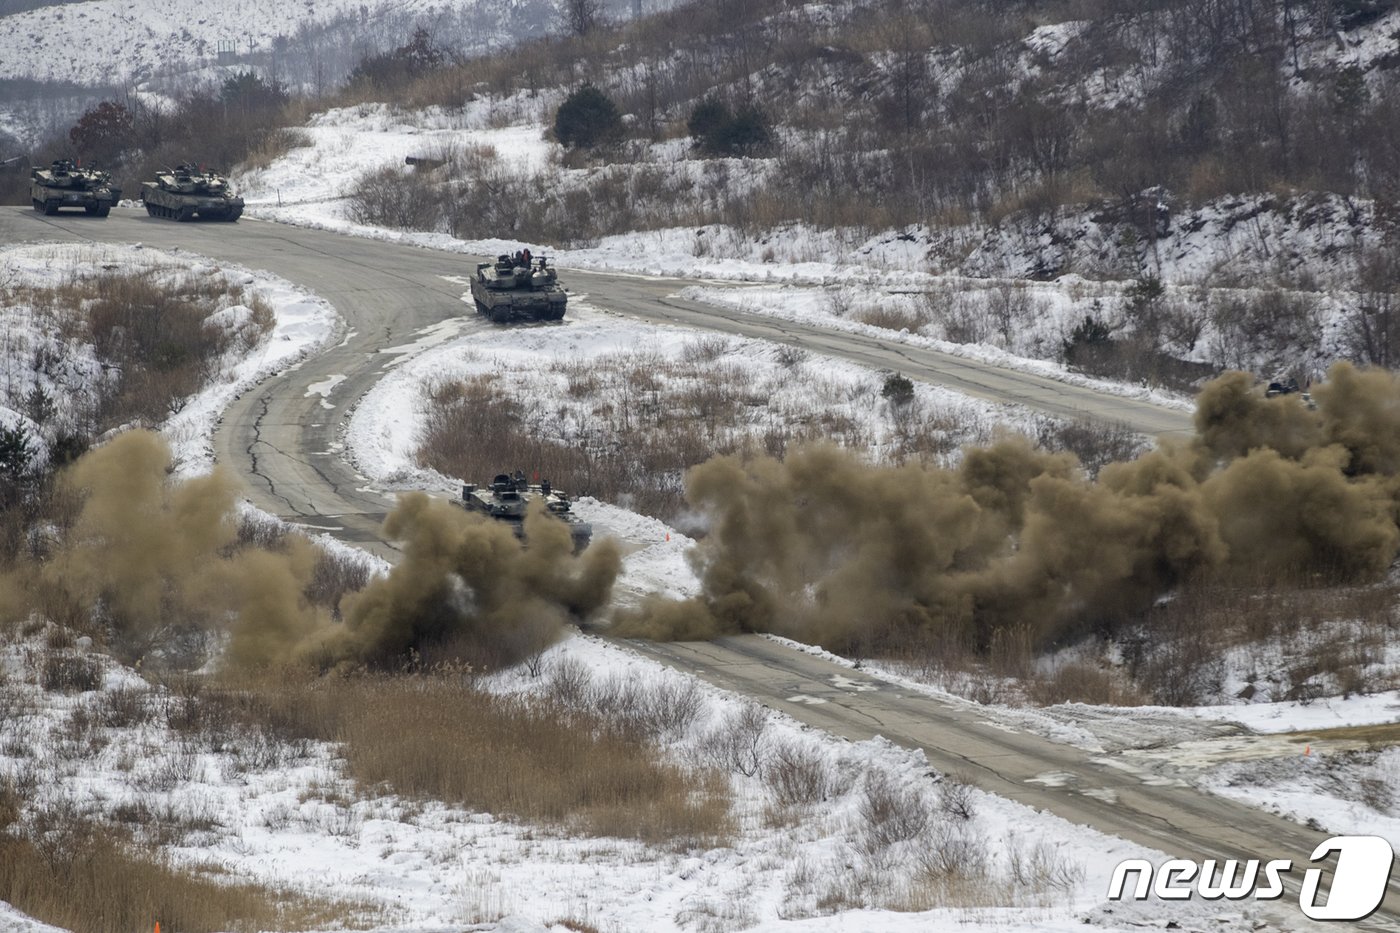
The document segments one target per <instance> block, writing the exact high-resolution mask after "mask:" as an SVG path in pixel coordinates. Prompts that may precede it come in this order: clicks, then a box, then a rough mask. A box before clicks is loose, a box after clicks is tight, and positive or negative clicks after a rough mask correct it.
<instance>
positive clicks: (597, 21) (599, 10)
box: [563, 0, 603, 36]
mask: <svg viewBox="0 0 1400 933" xmlns="http://www.w3.org/2000/svg"><path fill="white" fill-rule="evenodd" d="M563 12H564V22H565V24H566V25H567V26H568V27H569V32H571V33H573V34H574V35H576V36H586V35H588V34H589V33H591V32H593V31H594V30H595V29H597V28H598V27H599V26H601V25H603V2H602V0H564V10H563Z"/></svg>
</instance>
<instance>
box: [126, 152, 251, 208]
mask: <svg viewBox="0 0 1400 933" xmlns="http://www.w3.org/2000/svg"><path fill="white" fill-rule="evenodd" d="M141 200H143V201H145V202H146V213H148V214H150V215H151V216H152V217H169V218H172V219H174V220H193V219H194V218H195V216H196V215H198V216H199V217H200V218H201V219H203V220H237V219H238V216H239V215H240V214H242V213H243V199H242V198H240V197H238V196H237V195H235V194H234V193H233V189H232V188H230V187H229V186H228V179H227V178H224V177H223V176H222V175H216V174H215V173H213V172H201V171H200V170H199V168H198V167H196V166H194V165H190V164H189V163H185V164H183V165H177V166H176V167H175V168H174V169H172V170H171V171H168V172H157V173H156V180H155V181H146V182H142V183H141Z"/></svg>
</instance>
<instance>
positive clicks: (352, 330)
mask: <svg viewBox="0 0 1400 933" xmlns="http://www.w3.org/2000/svg"><path fill="white" fill-rule="evenodd" d="M82 239H92V240H99V241H111V242H125V243H130V242H136V241H140V242H144V243H147V244H150V245H153V246H159V247H173V246H181V247H185V248H188V249H190V250H193V251H195V252H198V253H202V254H205V255H209V256H214V257H217V258H220V259H223V260H226V261H229V262H237V263H241V264H243V265H247V266H250V267H254V268H261V269H266V270H268V271H271V272H273V273H276V274H277V275H281V276H283V277H284V278H287V279H289V280H291V281H293V282H296V283H298V284H301V285H304V286H306V287H307V288H309V289H311V290H313V291H315V292H316V293H318V294H320V295H321V296H323V297H325V298H327V299H329V300H330V301H331V302H333V303H334V304H335V306H336V307H337V309H338V310H339V311H340V312H341V313H342V314H343V315H344V316H345V317H346V319H347V321H348V330H347V332H346V333H345V334H344V335H343V337H344V339H343V341H342V342H341V343H340V344H339V345H338V346H336V347H334V348H333V349H331V350H329V351H327V352H326V353H323V354H321V355H320V356H318V357H316V358H314V359H311V360H308V361H307V362H305V363H304V364H302V365H301V366H300V367H298V368H297V369H296V370H295V371H293V372H289V373H286V374H284V375H282V376H279V377H276V378H274V379H271V380H268V381H267V382H266V383H264V384H263V385H261V386H259V387H258V388H257V389H255V390H252V391H249V392H248V393H246V394H245V395H244V396H243V397H242V398H240V399H239V400H238V401H237V402H235V403H234V405H233V406H232V407H231V408H230V409H229V410H228V412H227V413H226V414H225V417H224V420H223V423H222V425H221V427H220V429H219V431H218V433H217V436H216V442H215V448H216V451H217V455H218V457H219V460H220V462H221V463H223V464H225V465H227V466H230V467H232V468H233V469H235V470H237V471H238V472H239V473H240V474H241V475H243V476H244V477H245V479H246V481H247V484H248V490H247V495H248V498H249V499H250V500H251V501H252V502H253V503H254V504H256V505H258V506H259V507H261V508H264V509H266V510H268V511H270V512H272V513H274V514H277V515H280V516H282V517H284V518H287V519H289V520H293V521H301V522H305V523H308V524H311V525H315V526H319V527H322V528H326V529H328V530H330V531H332V532H333V533H335V534H336V535H337V536H338V537H341V538H344V539H345V540H348V541H352V542H355V543H357V544H362V545H365V546H367V547H370V548H371V549H373V550H376V551H377V552H378V553H380V554H382V555H384V556H386V557H388V558H390V559H393V557H394V550H393V546H392V544H391V543H389V542H384V541H382V540H381V539H380V537H379V525H380V522H381V521H382V519H383V516H384V514H385V512H386V510H387V509H388V508H389V506H390V503H389V501H388V500H387V499H386V498H385V497H383V496H381V495H379V494H377V493H375V492H373V491H370V490H368V489H366V488H365V487H366V486H367V485H368V484H367V483H366V482H365V481H364V479H363V478H361V477H359V476H358V475H357V474H356V473H355V471H354V468H353V466H351V465H350V464H348V463H346V462H345V460H344V459H343V458H342V456H341V453H340V449H339V445H338V430H339V428H340V425H341V422H342V421H343V419H344V418H345V417H346V416H347V412H348V409H349V408H350V407H351V406H352V405H353V404H354V403H355V401H356V400H358V399H359V398H360V397H361V396H362V395H363V394H364V393H365V392H366V391H368V390H369V388H370V387H371V386H373V385H374V383H375V381H376V380H377V379H378V378H379V377H380V375H382V373H383V372H384V371H385V367H386V366H387V365H389V364H391V363H392V362H393V361H394V360H395V359H396V358H398V354H396V353H395V352H393V348H402V347H405V346H408V345H410V344H412V343H413V342H414V341H415V340H417V339H419V338H420V337H421V336H422V335H423V333H424V332H425V331H427V330H429V329H431V328H434V327H436V328H438V331H437V332H438V333H442V332H444V331H447V332H460V333H466V332H469V331H472V330H476V329H482V328H484V327H487V326H489V325H486V324H484V323H482V322H481V321H479V320H478V319H477V318H475V316H472V315H469V313H468V312H469V309H468V308H467V306H466V305H465V304H464V303H463V302H461V300H460V293H461V291H462V289H461V286H460V285H458V284H454V283H452V282H450V281H448V280H447V279H446V278H444V277H445V276H460V275H462V274H464V273H465V271H466V270H467V269H468V268H469V267H470V264H469V263H468V262H465V261H464V260H463V258H462V257H461V256H459V255H455V254H449V253H442V252H435V251H432V250H423V249H416V248H408V247H398V246H393V245H389V244H384V243H377V242H372V241H365V240H357V239H351V238H345V237H340V236H336V235H333V234H328V233H322V232H317V231H308V230H300V229H295V228H289V227H284V226H278V225H273V224H265V223H259V222H256V221H248V220H244V221H241V222H239V223H238V224H237V225H225V224H173V223H170V222H168V221H157V220H152V219H149V218H146V217H145V216H144V215H138V214H135V213H133V212H129V211H117V212H114V213H113V214H112V216H111V217H110V218H108V219H107V220H106V221H99V220H93V219H89V218H87V217H72V218H66V217H64V218H44V217H41V216H39V215H37V214H34V213H32V212H30V211H26V210H20V209H9V208H0V242H15V241H21V240H60V241H72V240H82ZM568 281H569V283H570V285H571V286H572V287H573V288H575V289H576V290H581V291H587V292H588V293H589V294H590V296H591V299H592V301H593V302H594V303H595V304H597V305H599V306H602V307H606V308H608V309H610V310H613V311H616V312H618V313H623V314H628V315H633V316H636V317H640V318H643V319H646V320H653V321H671V322H676V323H682V324H687V325H691V326H700V327H707V328H711V329H715V330H721V331H724V332H726V333H735V334H742V335H744V336H752V337H761V338H765V339H770V340H777V341H780V342H783V343H788V344H792V345H797V346H803V347H806V348H808V349H811V350H813V351H815V352H820V353H827V354H831V355H833V356H840V357H844V358H847V359H851V360H855V361H857V362H861V363H865V364H867V365H871V366H878V367H888V368H897V369H899V370H901V371H903V372H905V373H907V374H909V375H910V376H911V377H915V378H920V379H924V380H927V381H930V382H939V383H942V384H946V385H949V386H951V387H954V388H957V389H960V390H962V391H967V392H970V393H972V394H976V395H980V396H983V397H987V398H995V399H1000V400H1010V401H1016V402H1019V403H1021V404H1026V405H1029V406H1031V407H1035V408H1040V409H1042V410H1045V411H1050V412H1054V413H1057V414H1070V413H1088V414H1092V415H1096V416H1101V417H1111V418H1114V419H1116V420H1119V421H1122V422H1124V423H1127V424H1129V425H1131V426H1133V427H1135V428H1137V429H1138V430H1142V431H1145V432H1149V433H1153V432H1183V431H1185V430H1186V428H1187V420H1188V419H1187V417H1186V416H1185V415H1184V414H1183V413H1180V412H1174V411H1164V410H1162V409H1158V408H1155V407H1153V406H1150V405H1145V404H1143V403H1141V402H1137V401H1133V400H1128V399H1120V398H1113V397H1102V396H1098V395H1095V394H1094V393H1092V392H1088V391H1086V390H1083V389H1078V388H1075V387H1072V386H1066V385H1063V384H1060V383H1055V382H1051V381H1048V380H1043V379H1038V378H1036V377H1032V376H1027V375H1024V374H1020V373H1012V372H1008V371H1005V370H999V369H996V368H994V367H990V366H985V365H982V364H977V363H971V362H969V361H966V360H962V359H958V358H954V357H948V356H946V355H943V354H937V353H933V352H930V351H920V350H911V349H910V348H908V347H904V346H901V345H898V344H888V345H887V344H884V343H882V342H881V341H878V340H875V339H872V338H868V337H861V336H851V335H846V334H839V333H834V332H831V331H827V330H823V329H821V328H816V327H806V326H802V325H797V324H792V323H788V322H779V321H771V320H765V319H761V318H752V317H745V316H744V315H742V314H739V313H735V312H727V311H723V310H719V309H714V308H710V307H707V306H702V305H698V304H695V303H691V302H686V301H681V300H679V299H676V298H674V297H671V296H672V295H674V293H675V292H676V291H677V290H678V288H679V287H680V285H681V284H682V283H679V282H677V281H674V280H672V281H668V280H656V279H646V278H643V277H637V276H607V275H597V274H588V275H585V274H582V273H571V274H570V275H569V276H568ZM464 315H466V316H464ZM332 376H335V377H342V376H343V377H344V380H343V381H341V382H340V383H339V385H337V386H336V388H335V390H334V391H333V392H332V393H331V394H330V396H329V398H327V399H324V400H323V398H322V396H321V395H320V394H318V393H316V392H314V391H311V388H310V387H311V386H313V385H315V384H316V383H324V382H325V380H327V379H328V378H330V377H332ZM323 401H324V402H325V404H323ZM326 405H330V406H332V407H331V408H327V407H326ZM634 646H635V647H636V648H637V649H638V650H640V651H642V652H644V653H647V654H650V655H652V656H654V657H657V658H659V659H661V660H663V661H664V662H666V663H668V664H672V665H674V666H676V667H678V668H681V669H683V670H688V671H692V672H695V673H697V674H698V675H699V676H701V677H703V678H705V679H706V680H709V681H711V682H712V683H715V684H717V685H719V686H722V687H725V688H728V689H733V690H736V691H739V692H741V693H745V694H748V695H750V696H753V697H755V698H756V699H758V700H760V701H761V702H763V703H765V704H767V705H769V706H771V707H773V708H775V709H780V710H783V711H784V712H787V713H789V714H790V715H792V716H794V717H795V718H797V719H799V720H801V721H803V722H807V723H810V724H812V725H813V726H817V727H819V728H824V729H828V730H830V731H832V732H834V733H836V734H839V735H843V736H846V737H848V738H852V739H863V738H868V737H870V736H873V735H877V734H878V735H884V736H885V737H887V738H889V739H891V740H893V741H897V742H900V743H903V744H906V745H909V746H911V747H916V748H921V749H922V750H923V751H924V752H925V754H927V755H928V757H929V760H930V762H932V764H933V765H934V766H935V767H936V768H938V769H940V770H946V771H953V772H958V773H961V774H965V775H967V776H968V777H969V779H971V780H972V781H974V782H975V783H976V784H978V785H979V786H981V787H983V788H985V789H987V790H989V791H993V792H996V793H999V794H1002V795H1004V796H1007V797H1010V798H1012V799H1015V800H1020V801H1022V802H1025V803H1027V804H1029V805H1031V806H1035V807H1041V808H1044V809H1047V810H1050V811H1053V812H1055V813H1058V814H1060V815H1062V816H1064V817H1065V818H1067V819H1070V820H1073V821H1075V822H1080V823H1085V824H1087V825H1090V826H1093V827H1095V828H1097V829H1100V830H1102V831H1104V832H1107V833H1111V834H1114V835H1118V836H1122V837H1124V838H1127V839H1131V840H1133V841H1136V842H1139V843H1142V844H1144V845H1148V846H1152V847H1154V848H1158V849H1162V850H1164V851H1168V852H1170V853H1172V854H1173V855H1177V856H1182V857H1194V858H1203V857H1225V856H1233V857H1240V858H1246V857H1255V858H1288V859H1292V860H1294V861H1295V863H1302V862H1304V861H1305V860H1306V858H1307V856H1308V855H1309V854H1310V853H1311V851H1312V849H1313V847H1314V845H1315V844H1316V843H1317V842H1319V841H1321V839H1322V838H1324V837H1323V835H1322V834H1320V833H1316V832H1313V831H1310V830H1307V829H1305V828H1303V827H1300V826H1298V825H1296V824H1293V823H1290V822H1287V821H1284V820H1280V819H1278V818H1276V817H1272V816H1270V815H1268V814H1266V813H1264V812H1262V811H1259V810H1255V809H1252V808H1249V807H1244V806H1240V805H1237V804H1234V803H1232V802H1230V801H1227V800H1224V799H1222V798H1218V797H1214V796H1212V795H1209V794H1204V793H1201V792H1198V791H1195V790H1192V789H1190V788H1189V787H1186V786H1184V785H1180V784H1177V783H1174V782H1171V781H1163V780H1161V779H1159V778H1156V777H1153V776H1151V775H1146V774H1140V773H1135V772H1133V771H1130V770H1125V769H1124V768H1123V767H1121V766H1119V765H1118V764H1116V763H1115V761H1114V760H1113V759H1112V758H1098V757H1095V756H1093V755H1090V754H1088V753H1085V752H1082V751H1079V750H1077V749H1074V748H1071V747H1069V746H1065V745H1060V744H1056V743H1053V742H1049V741H1047V740H1045V739H1041V738H1038V737H1036V736H1033V735H1029V734H1026V733H1022V732H1015V731H1008V730H1007V729H1006V728H1005V727H1003V726H999V725H994V724H992V723H990V722H988V721H986V720H985V719H984V717H983V716H981V715H980V714H979V713H978V712H977V711H976V710H975V708H974V709H970V708H968V707H966V706H961V705H954V704H949V703H944V702H940V701H937V700H934V699H931V698H928V697H925V696H921V695H917V694H910V693H907V692H905V691H903V690H900V689H898V688H896V687H893V686H891V685H890V684H888V683H885V682H881V681H876V680H874V679H871V678H868V677H864V676H862V675H858V674H853V672H852V671H851V670H850V669H848V668H844V667H839V666H837V665H834V664H832V663H830V662H827V661H824V660H821V659H819V658H815V657H813V656H810V655H807V654H803V653H801V652H797V651H794V650H791V649H788V648H785V647H783V646H780V645H778V644H775V643H773V642H770V641H768V640H766V639H762V638H758V637H753V636H740V637H734V638H725V639H720V640H718V641H716V642H707V643H695V644H690V643H682V644H657V645H653V644H647V643H637V644H635V645H634ZM1105 883H1106V880H1105ZM1271 910H1272V912H1273V913H1274V914H1275V915H1276V916H1275V918H1274V920H1273V921H1272V922H1273V927H1272V928H1277V929H1307V928H1310V927H1311V926H1312V924H1310V922H1309V921H1307V920H1306V918H1304V917H1303V916H1302V914H1301V913H1300V912H1299V911H1298V910H1297V909H1296V906H1293V905H1290V904H1289V903H1288V898H1287V897H1285V899H1284V902H1282V903H1279V904H1277V905H1275V906H1274V907H1272V908H1271ZM1398 917H1400V884H1396V883H1393V884H1392V885H1391V889H1390V892H1389V897H1388V898H1387V901H1386V905H1385V907H1384V908H1383V910H1382V912H1381V913H1380V914H1378V915H1377V916H1376V917H1373V918H1372V919H1371V920H1370V921H1368V922H1367V923H1366V924H1364V926H1366V927H1367V928H1375V929H1394V930H1400V920H1397V918H1398ZM1335 928H1336V927H1335V926H1334V927H1333V929H1335Z"/></svg>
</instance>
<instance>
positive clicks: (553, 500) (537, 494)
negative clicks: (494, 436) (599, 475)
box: [461, 470, 593, 554]
mask: <svg viewBox="0 0 1400 933" xmlns="http://www.w3.org/2000/svg"><path fill="white" fill-rule="evenodd" d="M535 500H540V501H542V502H543V503H544V507H545V510H546V511H547V512H548V513H549V514H550V515H552V516H554V517H555V518H557V519H559V520H560V521H562V522H564V523H565V524H566V525H568V526H569V535H570V537H572V538H573V540H574V553H575V554H577V553H578V552H579V551H582V550H583V549H584V548H586V547H588V542H589V541H590V540H592V538H593V526H592V525H590V524H589V523H588V522H585V521H584V520H583V519H581V518H579V517H578V516H577V515H575V514H574V513H573V511H572V509H571V507H570V505H569V497H568V496H567V495H565V494H564V493H563V492H561V491H560V490H558V489H555V488H554V487H552V486H551V485H550V484H549V480H544V481H543V482H541V483H540V484H538V485H532V484H531V483H530V482H529V481H528V480H526V479H525V474H524V473H523V472H521V471H520V470H516V471H515V475H514V476H511V475H510V474H509V473H498V474H497V475H496V478H495V479H493V480H492V481H491V485H489V486H484V487H482V486H477V485H476V484H474V483H467V484H465V485H464V486H463V487H462V503H461V504H462V506H463V507H464V508H465V509H466V510H467V511H468V512H475V513H477V514H478V515H485V516H487V517H488V518H493V519H495V520H496V521H498V522H505V523H506V524H507V525H509V526H510V530H511V531H513V532H514V533H515V536H516V537H517V538H519V539H520V540H522V541H523V540H525V513H526V512H527V511H528V510H529V508H530V503H531V502H534V501H535Z"/></svg>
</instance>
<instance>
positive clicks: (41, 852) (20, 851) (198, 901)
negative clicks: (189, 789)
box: [0, 814, 367, 933]
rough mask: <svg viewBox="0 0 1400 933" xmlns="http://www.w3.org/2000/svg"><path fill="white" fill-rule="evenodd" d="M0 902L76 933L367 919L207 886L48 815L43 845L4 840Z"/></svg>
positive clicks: (207, 930) (345, 909)
mask: <svg viewBox="0 0 1400 933" xmlns="http://www.w3.org/2000/svg"><path fill="white" fill-rule="evenodd" d="M196 871H197V869H196ZM0 900H3V901H7V902H9V903H11V904H13V905H14V906H16V907H18V908H19V909H20V910H22V911H24V912H25V913H27V914H30V915H31V916H33V917H36V918H38V919H39V920H42V921H44V922H46V923H51V924H54V925H57V926H61V927H63V928H65V929H69V930H73V931H75V933H127V931H129V930H137V929H141V930H144V929H148V928H149V926H150V924H151V923H152V922H153V921H155V920H159V921H160V922H161V923H163V924H164V925H165V926H166V927H167V928H168V929H173V930H187V931H190V933H215V931H221V930H267V929H278V930H307V929H318V928H324V927H327V926H340V925H351V926H352V927H354V926H355V925H356V920H355V915H356V914H359V915H360V916H361V917H363V915H364V913H365V910H366V905H363V904H360V905H353V906H352V905H348V904H344V903H335V902H333V901H330V900H326V899H322V898H314V897H310V896H307V895H304V894H299V893H295V892H290V891H272V890H267V889H264V888H261V887H258V886H257V885H253V884H247V883H230V882H228V881H227V880H224V879H218V880H215V879H211V878H207V877H202V876H200V875H199V874H196V873H195V872H193V871H188V870H181V869H177V868H175V867H174V866H172V865H170V864H169V863H166V862H163V861H159V860H153V859H150V858H147V857H143V856H139V855H136V854H135V853H133V852H132V851H131V850H130V848H129V847H128V846H127V845H126V844H125V840H124V839H123V836H122V834H121V833H120V832H117V831H116V830H115V829H114V828H113V827H112V826H109V825H99V824H95V823H89V822H85V821H82V820H79V819H77V818H75V817H73V816H71V815H62V814H60V815H44V814H40V816H39V818H38V821H37V825H36V827H35V841H30V840H29V839H25V838H19V837H15V836H0ZM360 924H361V925H362V926H363V925H367V924H366V923H365V921H364V920H361V921H360Z"/></svg>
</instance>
